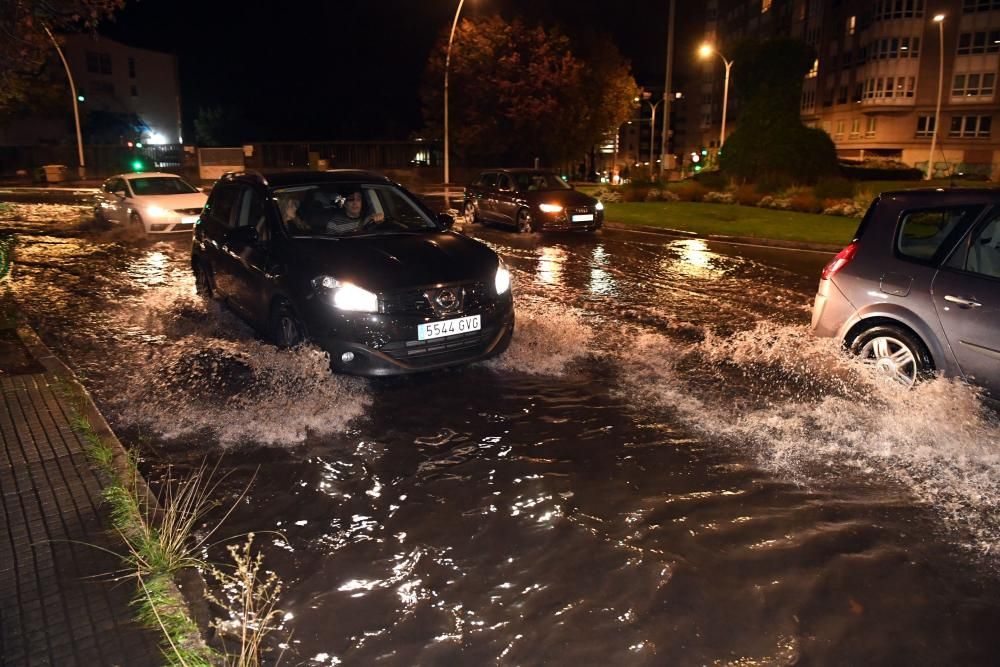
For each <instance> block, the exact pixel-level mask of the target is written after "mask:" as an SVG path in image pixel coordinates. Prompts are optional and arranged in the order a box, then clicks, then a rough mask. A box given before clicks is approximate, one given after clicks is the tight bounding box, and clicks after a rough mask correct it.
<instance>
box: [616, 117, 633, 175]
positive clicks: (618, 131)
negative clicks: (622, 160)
mask: <svg viewBox="0 0 1000 667" xmlns="http://www.w3.org/2000/svg"><path fill="white" fill-rule="evenodd" d="M631 124H632V121H630V120H627V121H625V122H624V123H622V124H621V125H619V126H618V129H617V130H615V157H614V158H613V159H612V160H611V184H612V185H616V183H615V171H616V170H617V169H618V136H619V135H620V134H621V131H622V128H623V127H625V126H626V125H631ZM618 182H619V183H621V178H619V179H618Z"/></svg>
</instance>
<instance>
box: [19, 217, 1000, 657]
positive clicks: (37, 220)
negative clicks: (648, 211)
mask: <svg viewBox="0 0 1000 667" xmlns="http://www.w3.org/2000/svg"><path fill="white" fill-rule="evenodd" d="M85 214H86V209H85V208H83V207H76V206H72V205H28V204H8V205H6V206H4V207H3V209H2V210H0V231H15V232H17V233H18V234H19V238H20V244H19V246H18V248H17V263H16V265H15V273H14V276H13V281H12V283H11V286H12V289H13V292H14V295H15V297H16V299H17V301H18V303H19V305H20V306H21V308H22V310H23V311H24V313H25V314H26V316H27V317H28V318H29V320H30V321H31V323H32V324H33V325H34V326H35V327H36V329H38V330H39V332H40V334H41V335H42V336H43V338H44V339H45V340H46V342H48V343H49V345H50V346H52V347H53V348H54V349H55V350H56V351H57V353H58V354H60V355H61V356H63V357H64V358H65V359H67V361H68V362H69V363H70V365H71V366H73V367H74V369H75V370H76V371H77V372H78V373H79V374H80V375H81V378H82V379H83V381H84V382H85V384H86V385H87V386H88V388H89V389H90V390H91V391H92V393H93V394H94V396H95V398H96V399H97V401H98V403H99V405H100V406H101V408H102V410H103V411H104V412H105V414H106V415H108V417H109V420H110V421H111V423H112V425H113V426H114V427H115V429H116V431H117V432H118V433H119V436H120V437H121V439H122V440H123V442H125V443H126V444H133V445H135V446H136V447H138V448H139V449H140V450H141V452H142V454H143V456H144V457H145V461H144V467H145V469H146V471H147V472H148V474H149V475H150V476H151V478H152V479H153V480H154V481H155V479H156V478H157V476H158V475H160V474H162V473H163V471H164V470H165V469H166V468H167V466H172V467H173V470H174V474H175V475H176V474H177V473H178V471H180V472H181V473H183V471H185V470H189V469H194V468H197V467H198V465H199V464H200V463H201V461H202V460H203V459H205V458H206V457H208V458H209V459H210V460H212V461H215V460H220V459H221V470H222V471H223V472H224V473H228V477H226V478H225V480H224V482H223V484H222V486H221V487H220V498H219V499H220V500H221V501H222V502H223V503H225V502H226V500H228V499H232V498H235V497H237V496H238V495H239V493H240V492H241V491H242V490H243V489H244V488H245V487H246V486H247V485H249V491H248V493H247V496H246V498H245V499H244V500H243V501H242V502H241V503H240V504H239V505H238V507H237V509H236V511H235V512H234V513H233V514H232V515H231V516H230V517H229V518H228V520H227V521H226V523H225V524H224V525H223V527H222V528H221V530H220V533H219V534H220V535H222V536H223V537H225V536H238V535H242V534H243V533H246V532H249V531H254V532H255V533H256V534H257V535H258V538H257V543H258V544H264V545H265V562H266V565H267V567H268V568H270V569H273V570H274V571H275V572H276V573H277V574H278V575H279V577H280V578H281V580H282V581H283V583H284V593H283V595H282V599H281V604H280V606H281V608H282V610H283V611H284V612H285V617H284V618H285V620H284V629H283V632H282V636H281V637H280V638H276V640H280V641H281V642H282V643H283V644H284V647H285V648H284V654H283V657H282V658H281V664H293V665H295V664H304V665H333V664H344V665H369V664H373V663H376V662H377V663H379V664H387V665H415V664H424V665H438V664H471V665H479V664H503V665H508V664H509V665H535V664H574V663H576V664H586V665H591V664H594V665H606V664H625V665H706V664H712V665H789V664H816V665H836V664H845V663H851V662H854V663H858V664H921V665H941V664H962V665H990V664H996V660H997V656H998V655H1000V637H998V636H997V634H996V632H995V629H996V628H997V627H1000V568H998V565H1000V558H998V556H1000V553H998V552H1000V511H998V510H1000V444H998V443H1000V426H998V424H997V420H996V415H995V413H994V412H991V410H990V409H989V408H988V407H987V406H985V405H984V403H983V402H982V400H981V399H980V398H979V397H978V396H977V395H976V393H975V392H974V391H973V390H971V389H969V388H967V387H964V386H962V385H961V384H959V383H956V382H953V381H946V380H935V381H932V382H929V383H926V384H924V385H921V386H919V387H918V388H917V389H916V390H914V391H910V392H901V391H899V390H897V389H896V388H895V387H890V386H886V385H885V384H883V383H881V382H877V381H874V380H872V379H871V378H869V377H867V376H866V375H865V374H864V373H863V372H861V371H860V369H859V368H858V367H857V365H856V364H854V363H853V362H851V361H850V360H849V359H845V358H843V357H842V356H841V355H840V353H839V351H838V350H837V348H836V345H834V344H833V343H831V342H830V341H819V340H815V339H812V338H811V337H810V336H809V335H808V331H807V328H808V319H809V310H810V304H811V300H812V295H813V293H814V291H815V286H816V280H817V275H818V272H819V269H820V267H821V266H822V265H823V264H824V263H825V261H826V260H827V259H828V258H827V257H826V256H825V255H823V254H819V253H801V254H800V253H787V252H783V251H779V250H774V249H766V248H752V247H734V246H727V245H723V244H714V243H706V242H704V241H703V240H700V239H677V238H671V237H665V236H660V235H654V234H648V233H643V232H631V231H617V230H604V231H602V232H600V233H598V234H596V235H593V236H541V235H516V234H513V233H511V232H508V231H506V230H501V229H491V228H482V227H479V226H472V225H468V226H464V232H465V233H468V234H470V235H472V236H475V237H477V238H480V239H481V240H483V241H484V242H486V243H487V244H489V245H490V246H491V247H493V248H494V249H495V250H497V251H498V252H499V253H500V254H501V255H502V256H503V257H504V259H505V261H506V262H507V264H508V265H509V266H510V267H511V270H512V272H513V274H514V292H515V299H516V302H515V303H516V307H517V318H518V320H517V322H518V324H517V330H516V332H515V338H514V342H513V343H512V345H511V347H510V349H509V350H508V352H507V353H506V354H505V355H503V356H502V357H500V358H498V359H495V360H492V361H490V362H487V363H483V364H478V365H475V366H471V367H468V368H464V369H459V370H451V371H447V372H440V373H432V374H427V375H421V376H416V377H410V378H404V379H399V380H391V381H368V380H360V379H356V378H345V377H338V376H331V375H330V374H329V373H328V372H327V371H326V360H325V358H324V356H323V354H322V353H320V352H319V351H318V350H316V349H314V348H309V347H305V348H301V349H298V350H293V351H279V350H277V349H275V348H274V347H273V346H271V345H269V344H268V343H267V342H266V341H264V340H260V339H259V338H257V337H256V336H255V335H254V333H253V332H252V331H251V330H250V329H249V328H247V327H246V326H245V325H244V324H243V323H242V322H240V321H239V320H238V319H237V318H236V317H235V316H233V315H232V314H231V313H230V312H229V311H228V310H226V309H225V308H224V307H221V306H220V305H219V304H217V303H214V302H212V303H208V304H206V303H203V302H202V301H200V300H199V299H197V298H196V297H195V295H194V285H193V280H192V278H191V275H190V271H189V268H188V259H189V245H188V243H185V241H184V240H179V239H175V240H166V241H152V242H151V241H145V240H141V239H135V238H130V237H128V236H127V235H125V234H124V233H122V232H121V231H119V230H114V229H112V230H102V229H97V228H94V226H93V225H91V224H90V223H89V222H88V220H87V218H86V215H85ZM210 555H211V556H212V557H214V558H218V559H221V558H222V557H223V555H224V552H223V550H222V548H221V547H219V548H217V549H215V550H213V552H212V553H211V554H210Z"/></svg>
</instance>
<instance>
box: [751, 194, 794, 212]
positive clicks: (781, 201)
mask: <svg viewBox="0 0 1000 667" xmlns="http://www.w3.org/2000/svg"><path fill="white" fill-rule="evenodd" d="M757 206H760V207H761V208H775V209H778V210H780V211H789V210H791V208H792V200H791V199H788V198H787V197H775V196H774V195H764V196H763V197H761V198H760V201H759V202H757Z"/></svg>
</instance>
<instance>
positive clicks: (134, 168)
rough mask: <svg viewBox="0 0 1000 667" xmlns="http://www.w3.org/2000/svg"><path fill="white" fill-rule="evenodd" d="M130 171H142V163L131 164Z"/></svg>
mask: <svg viewBox="0 0 1000 667" xmlns="http://www.w3.org/2000/svg"><path fill="white" fill-rule="evenodd" d="M132 171H142V162H141V161H140V160H136V161H135V162H133V163H132Z"/></svg>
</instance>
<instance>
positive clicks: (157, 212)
mask: <svg viewBox="0 0 1000 667" xmlns="http://www.w3.org/2000/svg"><path fill="white" fill-rule="evenodd" d="M172 212H173V211H170V210H168V209H165V208H163V207H161V206H157V205H156V204H150V205H149V206H147V207H146V215H147V216H148V217H150V218H166V217H168V216H169V215H170V214H171V213H172Z"/></svg>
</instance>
